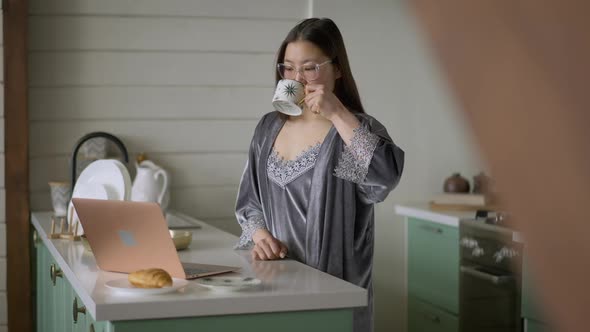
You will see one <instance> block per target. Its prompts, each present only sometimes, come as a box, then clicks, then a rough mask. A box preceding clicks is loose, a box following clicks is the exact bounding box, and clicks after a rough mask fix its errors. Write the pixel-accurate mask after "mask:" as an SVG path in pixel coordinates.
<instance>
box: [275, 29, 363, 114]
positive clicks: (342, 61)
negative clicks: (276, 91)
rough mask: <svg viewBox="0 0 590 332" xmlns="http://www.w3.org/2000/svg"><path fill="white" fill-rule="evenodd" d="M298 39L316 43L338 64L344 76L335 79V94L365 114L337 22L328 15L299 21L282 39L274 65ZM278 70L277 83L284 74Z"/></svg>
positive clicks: (280, 60) (348, 105)
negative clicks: (280, 73) (288, 46)
mask: <svg viewBox="0 0 590 332" xmlns="http://www.w3.org/2000/svg"><path fill="white" fill-rule="evenodd" d="M299 40H304V41H308V42H311V43H313V44H314V45H316V46H317V47H319V48H320V49H321V50H322V52H323V53H324V54H325V55H326V56H328V57H329V58H330V59H331V60H332V63H333V64H334V65H335V66H337V68H338V69H339V70H340V74H341V77H340V78H339V79H337V80H336V83H335V85H334V94H335V95H336V97H338V99H340V101H341V102H342V104H344V106H346V107H347V108H348V110H349V111H351V112H356V113H365V110H364V108H363V105H362V104H361V98H360V96H359V92H358V89H357V87H356V83H355V82H354V77H352V72H351V71H350V65H349V63H348V56H347V55H346V48H345V47H344V40H343V39H342V34H340V30H339V29H338V27H337V26H336V24H335V23H334V21H332V20H331V19H329V18H308V19H305V20H303V21H301V22H299V23H298V24H297V25H296V26H295V27H294V28H293V29H291V31H289V34H287V37H285V40H283V43H282V44H281V47H280V48H279V52H278V53H277V62H276V64H275V68H276V65H277V64H279V63H282V62H283V61H285V51H286V50H287V45H288V44H289V43H292V42H295V41H299ZM275 73H276V74H275V75H276V76H275V77H276V82H278V81H279V80H280V79H281V76H280V75H279V73H278V72H277V71H276V70H275Z"/></svg>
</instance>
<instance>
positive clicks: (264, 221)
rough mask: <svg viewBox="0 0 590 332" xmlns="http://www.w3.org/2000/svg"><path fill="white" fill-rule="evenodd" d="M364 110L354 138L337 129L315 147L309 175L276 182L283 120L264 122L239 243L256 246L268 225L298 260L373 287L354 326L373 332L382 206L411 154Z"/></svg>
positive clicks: (246, 183) (239, 208) (243, 190)
mask: <svg viewBox="0 0 590 332" xmlns="http://www.w3.org/2000/svg"><path fill="white" fill-rule="evenodd" d="M356 116H357V118H358V119H359V121H360V122H361V126H360V127H359V128H357V129H355V131H354V136H353V139H352V141H351V144H350V145H346V144H345V143H344V141H343V140H342V139H341V138H340V135H339V134H338V131H337V130H336V129H335V128H334V127H332V128H331V129H330V131H329V132H328V134H327V135H326V137H325V138H324V141H323V142H322V143H321V145H319V147H318V146H316V147H315V151H314V153H313V157H314V158H313V159H314V160H313V164H311V165H310V162H309V161H308V162H307V164H305V165H302V166H300V168H311V167H312V169H305V170H304V171H306V172H309V174H304V175H302V176H301V178H303V179H302V180H294V181H293V182H292V183H281V182H280V181H276V180H277V177H279V176H277V174H276V173H275V174H271V175H272V176H273V181H271V179H270V178H269V170H271V171H272V167H273V166H272V164H273V161H272V160H271V163H270V164H269V158H270V157H272V151H273V149H272V147H273V145H274V141H275V139H276V137H277V135H278V133H279V131H280V129H281V127H282V125H283V123H284V120H283V118H281V117H280V116H279V113H277V112H272V113H268V114H266V115H265V116H264V117H263V118H262V119H261V120H260V122H259V123H258V125H257V127H256V130H255V132H254V137H253V138H252V142H251V145H250V151H249V156H248V161H247V163H246V167H245V170H244V173H243V175H242V180H241V182H240V188H239V191H238V197H237V201H236V217H237V220H238V222H239V223H240V226H241V227H242V231H243V232H242V236H241V237H240V242H239V243H238V244H237V245H236V248H237V249H249V248H251V246H252V244H253V243H252V234H253V233H254V232H255V231H256V230H257V229H259V228H265V229H268V230H269V231H270V232H271V233H272V234H273V236H275V237H276V238H277V239H279V240H281V241H283V242H284V243H286V244H287V248H288V250H289V253H290V254H289V256H290V257H291V258H294V259H297V260H299V261H301V262H302V263H305V264H307V265H310V266H312V267H314V268H316V269H319V270H321V271H324V272H327V273H329V274H331V275H333V276H336V277H338V278H341V279H344V280H346V281H349V282H351V283H353V284H356V285H358V286H361V287H364V288H366V289H367V290H368V294H369V299H368V303H369V305H368V306H367V307H365V308H358V309H355V310H354V326H355V328H354V330H355V331H372V329H373V287H372V268H373V246H374V230H373V226H374V204H375V203H377V202H381V201H383V200H384V199H385V198H386V197H387V195H388V194H389V192H390V191H391V190H392V189H393V188H394V187H395V186H396V185H397V183H398V182H399V179H400V177H401V174H402V170H403V165H404V152H403V150H401V149H400V148H399V147H398V146H396V145H395V144H394V143H393V141H392V139H391V138H390V137H389V135H388V133H387V130H386V129H385V127H384V126H383V125H382V124H381V123H379V122H378V121H377V120H375V119H374V118H373V117H371V116H369V115H367V114H356ZM311 150H312V151H313V150H314V149H311ZM310 166H311V167H310ZM274 171H276V170H274ZM283 178H289V174H286V175H284V176H283ZM285 182H287V181H285ZM278 183H279V184H284V186H283V189H285V186H290V187H289V190H290V192H289V193H288V194H281V193H280V192H278V191H280V190H281V187H280V186H278V185H277V184H278ZM278 205H280V206H278ZM305 205H307V206H305ZM285 223H286V224H291V225H285Z"/></svg>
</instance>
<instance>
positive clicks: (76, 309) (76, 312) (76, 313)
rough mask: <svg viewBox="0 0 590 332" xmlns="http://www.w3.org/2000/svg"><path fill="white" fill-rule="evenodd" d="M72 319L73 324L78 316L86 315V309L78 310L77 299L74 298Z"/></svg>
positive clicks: (82, 307)
mask: <svg viewBox="0 0 590 332" xmlns="http://www.w3.org/2000/svg"><path fill="white" fill-rule="evenodd" d="M73 309H74V310H73V317H74V324H76V323H77V322H78V314H79V313H80V314H82V315H86V307H85V306H81V307H80V308H78V299H77V298H75V297H74V305H73Z"/></svg>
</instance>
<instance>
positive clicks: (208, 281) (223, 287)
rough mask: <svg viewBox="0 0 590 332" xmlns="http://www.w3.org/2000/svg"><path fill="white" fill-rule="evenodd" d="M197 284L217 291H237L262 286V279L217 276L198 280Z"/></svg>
mask: <svg viewBox="0 0 590 332" xmlns="http://www.w3.org/2000/svg"><path fill="white" fill-rule="evenodd" d="M196 282H197V283H198V284H199V285H201V286H205V287H208V288H211V289H214V290H217V291H236V290H242V289H246V288H252V287H256V286H258V285H260V284H261V283H262V281H260V279H256V278H252V277H239V276H238V277H236V276H226V277H224V276H215V277H204V278H199V279H196Z"/></svg>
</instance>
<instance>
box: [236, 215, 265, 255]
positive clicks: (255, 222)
mask: <svg viewBox="0 0 590 332" xmlns="http://www.w3.org/2000/svg"><path fill="white" fill-rule="evenodd" d="M241 226H242V235H241V236H240V239H239V241H238V243H236V245H235V246H234V249H250V248H252V246H254V241H253V240H252V235H254V232H256V231H257V230H259V229H266V224H265V223H264V218H263V217H262V216H254V217H252V218H250V219H249V220H248V221H246V222H245V223H243V224H242V225H241Z"/></svg>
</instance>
